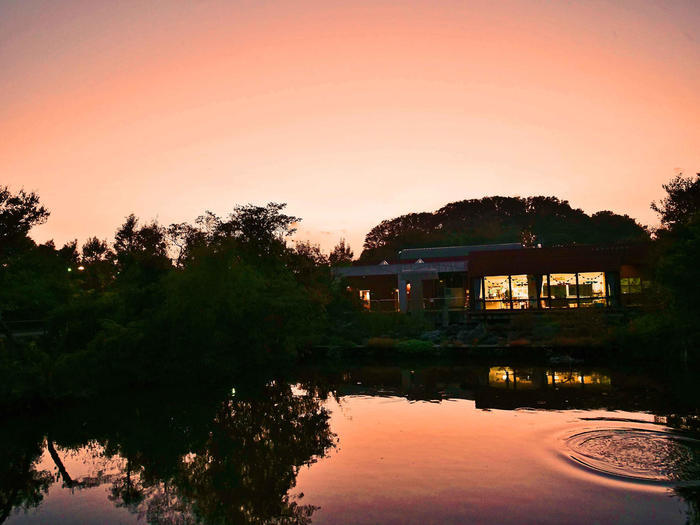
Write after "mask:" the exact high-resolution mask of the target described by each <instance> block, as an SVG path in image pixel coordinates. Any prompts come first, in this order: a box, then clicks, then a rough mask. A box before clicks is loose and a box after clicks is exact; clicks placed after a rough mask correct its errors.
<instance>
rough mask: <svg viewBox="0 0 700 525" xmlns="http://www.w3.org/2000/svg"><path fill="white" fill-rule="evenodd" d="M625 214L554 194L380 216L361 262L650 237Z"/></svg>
mask: <svg viewBox="0 0 700 525" xmlns="http://www.w3.org/2000/svg"><path fill="white" fill-rule="evenodd" d="M648 237H649V235H648V232H647V231H646V229H645V228H644V227H643V226H641V225H640V224H638V223H637V222H636V221H635V220H634V219H632V218H630V217H628V216H627V215H618V214H615V213H613V212H610V211H601V212H597V213H595V214H593V215H587V214H586V213H584V212H583V211H582V210H580V209H575V208H572V207H571V206H570V205H569V203H568V202H567V201H562V200H559V199H557V198H556V197H528V198H521V197H484V198H482V199H470V200H463V201H458V202H453V203H450V204H447V205H445V206H443V207H442V208H440V209H439V210H437V211H436V212H433V213H427V212H424V213H409V214H407V215H402V216H400V217H397V218H395V219H390V220H385V221H382V222H381V223H380V224H378V225H377V226H375V227H374V228H372V230H370V232H369V233H368V234H367V236H366V237H365V244H364V250H363V252H362V254H361V255H360V260H361V261H363V262H368V263H372V262H379V261H381V260H383V259H391V258H393V257H395V254H396V252H397V251H398V250H400V249H402V248H420V247H426V246H452V245H469V244H489V243H504V242H522V243H523V244H525V245H535V244H543V245H548V246H558V245H567V244H587V243H605V244H607V243H615V242H622V241H635V240H644V239H648Z"/></svg>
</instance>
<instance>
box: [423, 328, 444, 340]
mask: <svg viewBox="0 0 700 525" xmlns="http://www.w3.org/2000/svg"><path fill="white" fill-rule="evenodd" d="M420 338H421V339H422V340H423V341H431V342H433V343H437V342H439V341H440V340H441V339H442V332H441V331H440V330H433V331H432V332H425V333H423V334H421V336H420Z"/></svg>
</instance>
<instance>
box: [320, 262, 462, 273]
mask: <svg viewBox="0 0 700 525" xmlns="http://www.w3.org/2000/svg"><path fill="white" fill-rule="evenodd" d="M466 271H467V261H439V262H428V263H404V264H368V265H365V266H340V267H336V268H333V273H334V274H335V275H341V276H343V277H361V276H367V275H399V274H411V273H416V274H426V273H439V272H466Z"/></svg>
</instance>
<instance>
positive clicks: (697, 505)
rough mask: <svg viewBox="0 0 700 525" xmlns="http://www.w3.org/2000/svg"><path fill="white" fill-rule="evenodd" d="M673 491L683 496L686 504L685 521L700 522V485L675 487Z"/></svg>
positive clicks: (691, 523)
mask: <svg viewBox="0 0 700 525" xmlns="http://www.w3.org/2000/svg"><path fill="white" fill-rule="evenodd" d="M673 492H674V493H675V494H676V495H678V496H680V497H681V498H683V499H684V500H685V502H686V503H687V505H688V509H687V511H686V523H687V524H688V525H698V524H700V487H676V488H675V489H673Z"/></svg>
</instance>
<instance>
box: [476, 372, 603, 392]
mask: <svg viewBox="0 0 700 525" xmlns="http://www.w3.org/2000/svg"><path fill="white" fill-rule="evenodd" d="M610 384H611V382H610V376H608V375H605V374H602V373H600V372H583V371H578V370H570V369H569V370H554V369H549V370H545V369H540V368H519V369H515V368H511V367H507V366H506V367H501V366H494V367H491V368H490V369H489V386H490V387H494V388H506V389H508V388H512V389H514V390H515V389H520V390H524V389H536V388H540V389H541V388H585V389H590V388H593V389H596V390H607V389H609V388H610Z"/></svg>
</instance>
